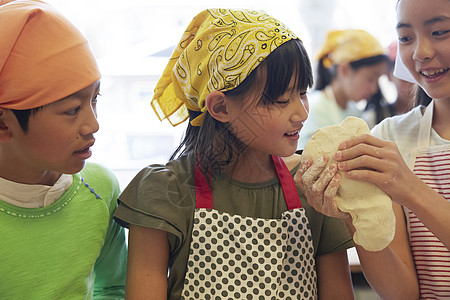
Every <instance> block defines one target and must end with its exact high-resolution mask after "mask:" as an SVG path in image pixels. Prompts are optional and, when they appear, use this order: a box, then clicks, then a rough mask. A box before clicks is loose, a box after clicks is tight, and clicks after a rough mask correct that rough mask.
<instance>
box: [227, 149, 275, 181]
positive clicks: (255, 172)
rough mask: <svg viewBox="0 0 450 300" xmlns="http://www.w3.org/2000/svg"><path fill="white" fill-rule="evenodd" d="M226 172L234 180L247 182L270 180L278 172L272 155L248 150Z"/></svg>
mask: <svg viewBox="0 0 450 300" xmlns="http://www.w3.org/2000/svg"><path fill="white" fill-rule="evenodd" d="M224 173H225V174H227V175H228V176H230V177H231V178H233V179H234V180H237V181H240V182H246V183H257V182H264V181H268V180H270V179H272V178H274V177H275V176H276V174H277V173H276V170H275V166H274V164H273V161H272V157H271V156H270V155H268V154H260V155H257V154H255V153H247V152H244V153H242V154H241V155H240V157H239V159H238V160H237V162H236V163H235V164H233V166H232V167H230V168H229V169H228V170H225V171H224Z"/></svg>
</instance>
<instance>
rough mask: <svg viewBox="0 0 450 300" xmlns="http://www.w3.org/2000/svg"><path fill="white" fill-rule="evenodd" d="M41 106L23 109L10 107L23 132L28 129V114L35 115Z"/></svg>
mask: <svg viewBox="0 0 450 300" xmlns="http://www.w3.org/2000/svg"><path fill="white" fill-rule="evenodd" d="M41 108H42V106H40V107H36V108H31V109H24V110H17V109H11V111H12V112H13V114H14V115H15V116H16V118H17V121H18V122H19V125H20V127H21V128H22V130H23V132H25V133H26V132H27V131H28V121H29V120H30V116H31V115H35V114H36V113H37V112H38V111H39V110H40V109H41Z"/></svg>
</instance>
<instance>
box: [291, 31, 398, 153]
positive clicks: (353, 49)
mask: <svg viewBox="0 0 450 300" xmlns="http://www.w3.org/2000/svg"><path fill="white" fill-rule="evenodd" d="M317 59H318V62H317V78H316V86H315V91H314V92H313V93H311V95H310V97H309V100H310V112H309V117H308V121H306V123H305V127H304V128H303V134H302V136H301V137H300V140H299V143H298V147H299V148H303V147H304V146H305V145H306V143H307V142H308V141H309V139H310V138H311V136H312V135H313V134H314V132H315V131H316V130H317V129H319V128H322V127H325V126H330V125H337V124H340V123H341V122H342V121H343V120H344V119H345V118H346V117H348V116H354V117H362V110H361V109H360V108H358V106H357V102H358V101H361V100H364V99H366V100H367V99H369V98H370V97H371V96H372V95H373V94H375V93H376V92H377V91H378V89H379V87H378V78H379V77H380V76H381V75H382V74H384V73H387V68H388V62H389V58H388V57H387V55H385V50H384V48H383V47H382V46H381V44H380V43H379V42H378V41H377V40H376V39H375V38H374V37H373V36H372V35H371V34H370V33H368V32H367V31H364V30H361V29H347V30H334V31H330V32H329V33H328V35H327V37H326V40H325V43H324V45H323V46H322V49H321V50H320V51H319V54H318V55H317Z"/></svg>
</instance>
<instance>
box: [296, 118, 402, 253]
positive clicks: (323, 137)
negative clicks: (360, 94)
mask: <svg viewBox="0 0 450 300" xmlns="http://www.w3.org/2000/svg"><path fill="white" fill-rule="evenodd" d="M364 133H368V134H370V130H369V127H368V126H367V124H366V122H365V121H364V120H362V119H360V118H356V117H347V118H346V119H345V120H344V121H342V123H341V125H335V126H327V127H324V128H321V129H319V130H318V131H316V133H314V135H313V136H312V137H311V140H310V141H309V142H308V143H307V144H306V145H305V149H304V150H303V153H302V157H311V158H312V159H313V160H316V159H317V158H319V157H321V156H323V155H326V156H328V157H329V163H328V165H329V164H331V163H332V162H334V159H333V158H332V156H333V154H334V153H335V152H336V151H337V150H338V145H339V144H340V143H341V142H343V141H346V140H348V139H350V138H352V137H355V136H358V135H361V134H364ZM339 172H340V171H339ZM341 175H342V181H341V185H340V186H339V188H338V191H337V195H336V205H337V207H338V208H339V209H340V210H342V211H344V212H348V213H350V215H351V216H352V220H353V221H352V222H353V226H354V227H355V229H356V232H355V234H354V235H353V240H354V242H355V243H356V244H358V245H361V246H362V247H364V249H366V250H368V251H380V250H382V249H384V248H385V247H387V246H388V245H389V244H390V242H391V241H392V239H393V238H394V234H395V215H394V211H393V209H392V201H391V198H390V197H389V196H388V195H387V194H386V193H385V192H383V191H382V190H381V189H379V188H378V187H377V186H376V185H374V184H372V183H369V182H364V181H356V180H351V179H348V178H347V177H346V176H345V175H344V174H341Z"/></svg>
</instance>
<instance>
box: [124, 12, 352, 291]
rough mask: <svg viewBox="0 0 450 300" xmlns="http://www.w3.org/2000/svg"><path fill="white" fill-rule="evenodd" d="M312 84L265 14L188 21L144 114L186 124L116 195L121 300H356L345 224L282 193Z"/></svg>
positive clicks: (304, 60) (297, 44) (290, 185)
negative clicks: (122, 252)
mask: <svg viewBox="0 0 450 300" xmlns="http://www.w3.org/2000/svg"><path fill="white" fill-rule="evenodd" d="M312 83H313V82H312V71H311V65H310V61H309V58H308V55H307V53H306V51H305V49H304V47H303V44H302V42H301V41H300V40H299V39H298V38H297V37H296V36H295V35H294V33H292V32H291V31H290V30H289V29H288V28H286V27H285V26H284V25H283V24H282V23H281V22H279V21H278V20H276V19H275V18H273V17H272V16H270V15H268V14H267V13H265V12H262V11H254V10H228V9H209V10H205V11H203V12H201V13H200V14H198V15H197V16H196V17H195V18H194V19H193V21H192V22H191V24H190V25H189V26H188V28H187V30H186V31H185V33H184V35H183V37H182V38H181V41H180V42H179V43H178V45H177V47H176V49H175V50H174V53H173V54H172V57H171V59H170V61H169V64H168V65H167V67H166V69H165V70H164V73H163V75H162V77H161V78H160V80H159V82H158V84H157V86H156V89H155V95H154V97H153V99H152V102H151V104H152V107H153V109H154V110H155V112H156V114H157V115H158V116H159V117H160V118H161V119H168V120H169V122H170V123H171V124H172V125H174V126H176V125H178V124H180V123H181V122H183V121H184V120H187V119H189V124H188V128H187V130H186V134H185V137H184V140H183V141H182V143H181V145H180V147H179V148H178V149H177V151H175V153H174V154H173V156H172V158H171V159H170V161H169V162H168V163H167V164H165V165H150V166H148V167H147V168H145V169H143V170H142V171H141V172H140V173H139V174H138V175H137V176H136V177H135V178H134V179H133V180H132V182H131V183H130V184H129V185H128V187H127V188H126V189H125V190H124V192H123V193H122V195H121V196H120V197H119V198H120V205H119V208H118V210H117V211H116V219H117V220H118V221H119V222H120V223H121V224H122V225H123V226H127V227H129V229H130V235H129V264H128V272H127V288H126V293H127V297H128V299H135V298H137V297H141V298H145V299H180V298H181V299H212V298H215V299H317V298H320V299H353V291H352V287H351V281H350V275H349V268H348V262H347V254H346V249H347V248H349V247H352V242H351V239H350V236H349V235H348V232H347V230H346V227H345V225H344V223H343V222H342V221H340V220H338V219H335V218H328V217H325V216H324V215H322V214H319V213H317V212H316V211H314V209H312V208H311V207H310V206H309V205H308V203H307V201H306V199H305V197H304V195H303V193H302V192H301V191H300V190H299V188H298V187H297V186H296V185H295V183H294V181H293V174H294V173H295V171H296V170H297V169H298V166H299V156H298V155H293V154H294V152H295V150H296V148H297V140H298V137H299V131H300V130H301V128H302V126H303V122H304V121H305V119H306V117H307V116H308V113H307V108H308V101H307V97H306V90H307V88H308V87H310V86H311V85H312ZM282 157H283V158H282ZM168 271H169V272H168Z"/></svg>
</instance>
